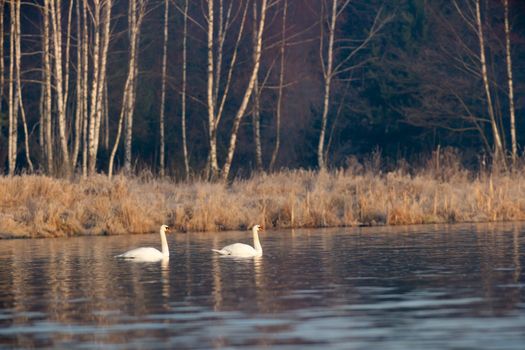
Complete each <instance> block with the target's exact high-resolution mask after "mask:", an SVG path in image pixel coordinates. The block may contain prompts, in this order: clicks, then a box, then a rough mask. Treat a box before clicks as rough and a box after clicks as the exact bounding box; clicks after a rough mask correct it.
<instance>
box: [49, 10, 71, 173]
mask: <svg viewBox="0 0 525 350" xmlns="http://www.w3.org/2000/svg"><path fill="white" fill-rule="evenodd" d="M46 2H47V3H48V6H50V7H49V8H50V12H51V28H52V33H53V51H54V56H55V60H54V63H55V65H54V66H55V89H56V102H57V103H56V106H57V115H58V134H59V137H60V146H61V150H62V160H63V167H64V170H65V173H66V175H67V176H69V175H70V174H71V166H70V159H69V149H68V142H67V141H68V140H67V139H68V137H67V130H66V127H67V125H66V104H65V102H66V97H65V96H64V74H63V69H62V64H63V59H62V26H61V21H62V12H61V5H62V4H61V0H55V1H52V0H46Z"/></svg>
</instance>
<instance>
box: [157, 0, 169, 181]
mask: <svg viewBox="0 0 525 350" xmlns="http://www.w3.org/2000/svg"><path fill="white" fill-rule="evenodd" d="M168 19H169V7H168V0H164V43H163V47H162V78H161V92H160V116H159V119H160V120H159V136H160V145H159V146H160V150H159V168H160V169H159V173H160V176H161V177H164V176H165V171H166V165H165V154H164V152H165V150H166V144H165V143H166V141H165V138H164V137H165V136H164V110H165V104H166V63H167V58H168Z"/></svg>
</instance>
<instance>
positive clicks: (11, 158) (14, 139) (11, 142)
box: [7, 2, 18, 176]
mask: <svg viewBox="0 0 525 350" xmlns="http://www.w3.org/2000/svg"><path fill="white" fill-rule="evenodd" d="M17 3H18V2H17ZM16 7H17V6H16V4H13V3H10V5H9V9H10V17H11V18H10V21H11V26H10V32H9V101H8V108H9V133H8V150H7V152H8V168H9V170H8V171H9V175H10V176H13V175H14V174H15V170H16V158H17V144H18V94H17V89H16V87H15V80H16V78H15V54H16V53H15V40H16V34H15V33H16V18H17V8H16Z"/></svg>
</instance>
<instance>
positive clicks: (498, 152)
mask: <svg viewBox="0 0 525 350" xmlns="http://www.w3.org/2000/svg"><path fill="white" fill-rule="evenodd" d="M475 6H476V28H477V36H478V40H479V61H480V70H481V76H482V78H483V87H484V89H485V96H486V98H487V110H488V114H489V118H490V125H491V127H492V136H493V137H494V160H495V161H496V163H499V162H503V164H504V162H505V159H504V152H503V143H502V142H501V135H500V131H499V128H498V125H497V122H496V117H495V114H494V106H493V103H492V94H491V91H490V80H489V77H488V73H487V59H486V57H485V50H486V49H485V38H484V35H483V23H482V21H481V9H480V0H476V3H475Z"/></svg>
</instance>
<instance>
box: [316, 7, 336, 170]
mask: <svg viewBox="0 0 525 350" xmlns="http://www.w3.org/2000/svg"><path fill="white" fill-rule="evenodd" d="M336 22H337V0H332V11H331V14H330V26H329V29H328V51H327V56H328V57H327V60H328V62H327V65H326V67H325V66H323V75H324V98H323V115H322V120H321V131H320V134H319V144H318V146H317V165H318V167H319V169H321V170H323V169H326V163H325V157H324V142H325V141H324V139H325V135H326V125H327V121H328V112H329V109H330V88H331V83H332V77H333V62H334V52H333V51H334V37H335V25H336ZM321 25H322V24H321ZM321 43H322V41H321ZM322 49H323V47H322V46H321V50H322ZM321 55H322V53H321Z"/></svg>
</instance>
